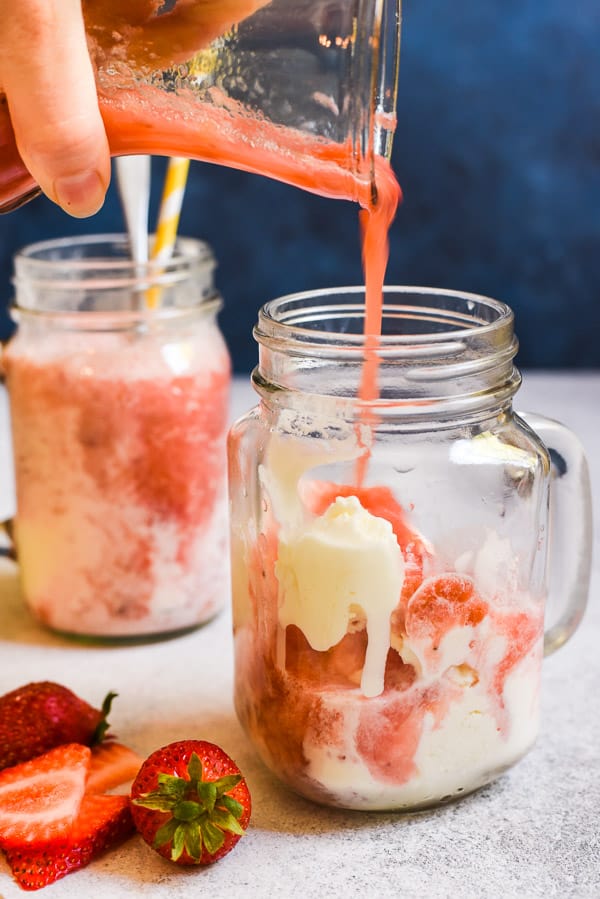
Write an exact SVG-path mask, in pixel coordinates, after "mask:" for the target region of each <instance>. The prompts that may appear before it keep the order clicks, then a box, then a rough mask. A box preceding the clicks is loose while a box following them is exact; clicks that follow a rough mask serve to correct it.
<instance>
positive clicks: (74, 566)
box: [2, 235, 230, 638]
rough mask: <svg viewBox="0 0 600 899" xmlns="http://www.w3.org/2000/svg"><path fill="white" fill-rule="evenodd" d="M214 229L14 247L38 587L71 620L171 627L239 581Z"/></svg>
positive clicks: (203, 615) (19, 378)
mask: <svg viewBox="0 0 600 899" xmlns="http://www.w3.org/2000/svg"><path fill="white" fill-rule="evenodd" d="M214 264H215V263H214V258H213V255H212V252H211V251H210V249H209V248H208V246H207V245H206V244H203V243H201V242H200V241H196V240H190V239H180V240H179V241H178V243H177V245H176V249H175V252H174V255H173V257H172V259H171V260H170V261H169V262H166V263H156V262H150V263H147V264H146V265H142V266H139V265H138V264H134V263H133V262H132V261H131V258H130V256H129V246H128V242H127V238H126V237H124V236H120V235H106V236H92V237H78V238H67V239H63V240H53V241H48V242H44V243H40V244H34V245H32V246H29V247H27V248H25V249H24V250H23V251H22V252H20V253H19V254H18V255H17V257H16V259H15V285H16V306H15V309H14V316H15V319H16V320H17V322H18V329H17V333H16V336H15V337H14V338H13V339H12V340H11V342H10V343H9V344H8V347H7V348H6V349H5V351H4V355H3V359H2V363H3V369H4V372H5V377H6V384H7V388H8V393H9V399H10V411H11V420H12V436H13V447H14V463H15V481H16V494H17V496H16V507H17V508H16V517H15V522H14V540H15V545H16V553H17V558H18V563H19V568H20V578H21V583H22V590H23V595H24V599H25V601H26V603H27V604H28V605H29V607H30V609H31V611H32V612H33V614H34V616H35V617H36V618H37V619H38V620H39V621H41V622H42V623H43V624H45V625H46V626H48V627H49V628H52V629H54V630H57V631H61V632H65V633H69V634H75V635H81V636H89V637H102V638H115V637H118V638H132V637H135V638H138V637H152V636H154V637H156V636H162V635H165V634H169V633H173V632H178V631H181V630H183V629H187V628H190V627H195V626H197V625H198V624H201V623H203V622H204V621H206V620H208V619H209V618H211V617H213V616H214V615H215V613H216V612H217V611H219V609H221V608H222V607H223V605H224V603H225V602H226V600H227V598H228V584H229V581H228V576H227V571H226V566H225V565H224V564H223V555H224V554H225V555H226V553H227V548H226V547H227V497H226V493H227V487H226V446H225V443H226V428H227V414H228V412H227V409H228V395H229V384H230V362H229V356H228V352H227V349H226V346H225V342H224V340H223V337H222V335H221V332H220V330H219V327H218V325H217V321H216V313H217V311H218V309H219V308H220V305H221V300H220V297H219V294H218V293H217V291H216V290H215V287H214V284H213V270H214Z"/></svg>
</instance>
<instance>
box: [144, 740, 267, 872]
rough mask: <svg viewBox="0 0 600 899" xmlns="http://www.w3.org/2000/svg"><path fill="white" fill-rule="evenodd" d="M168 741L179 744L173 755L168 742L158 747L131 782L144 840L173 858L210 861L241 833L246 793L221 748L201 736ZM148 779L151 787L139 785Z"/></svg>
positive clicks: (245, 820) (247, 809)
mask: <svg viewBox="0 0 600 899" xmlns="http://www.w3.org/2000/svg"><path fill="white" fill-rule="evenodd" d="M171 745H172V746H175V747H177V749H176V750H173V753H172V755H173V758H170V755H171V753H170V751H169V750H170V747H165V748H164V749H163V750H157V753H154V754H153V755H152V756H150V758H149V759H147V761H146V762H145V763H144V765H143V766H142V769H141V771H140V774H139V775H138V778H136V781H135V782H134V785H133V788H132V808H133V814H134V820H135V821H136V826H137V827H138V830H140V832H141V833H142V836H143V837H144V839H145V840H146V841H147V842H148V843H149V844H150V845H151V846H152V847H153V848H154V849H156V850H157V851H158V852H160V854H161V855H164V856H165V857H166V858H169V859H171V861H175V862H178V863H179V864H208V863H210V862H212V861H215V860H216V859H217V858H220V857H222V856H223V855H224V854H225V853H226V852H229V850H230V849H232V848H233V846H234V845H235V843H236V842H237V841H238V840H239V838H240V837H241V836H243V834H244V831H245V829H246V827H247V825H248V821H249V817H250V794H249V792H248V789H247V786H246V783H245V781H244V779H243V777H242V775H241V774H240V772H239V769H238V768H237V766H236V765H235V763H234V762H233V761H232V760H231V759H230V758H229V756H227V755H226V754H225V753H224V752H223V750H221V749H219V747H216V746H214V744H212V743H206V742H203V741H183V742H182V743H179V744H171ZM155 756H158V758H155ZM167 768H168V769H170V770H165V769H167ZM223 769H225V773H222V772H223ZM227 769H228V770H227ZM172 770H175V771H176V773H175V774H173V773H171V771H172ZM215 775H220V776H216V777H215ZM211 778H215V779H211ZM146 782H148V783H149V784H150V785H151V786H152V789H149V790H144V789H143V787H141V786H140V784H144V783H146ZM232 793H233V794H234V795H232ZM142 810H143V811H142ZM165 816H167V817H166V820H165Z"/></svg>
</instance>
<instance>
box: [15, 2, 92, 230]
mask: <svg viewBox="0 0 600 899" xmlns="http://www.w3.org/2000/svg"><path fill="white" fill-rule="evenodd" d="M0 84H2V86H3V89H4V91H5V93H6V97H7V100H8V105H9V109H10V115H11V121H12V125H13V129H14V132H15V137H16V141H17V146H18V149H19V153H20V154H21V156H22V158H23V162H24V163H25V165H26V166H27V168H28V169H29V171H30V172H31V174H32V176H33V177H34V178H35V180H36V181H37V182H38V184H39V185H40V187H41V188H42V190H43V191H44V193H45V194H46V195H47V196H48V197H50V199H51V200H54V202H55V203H58V205H59V206H61V207H62V208H63V209H64V210H65V211H66V212H68V213H70V214H71V215H74V216H77V217H84V216H88V215H92V214H93V213H94V212H97V211H98V209H99V208H100V207H101V206H102V203H103V202H104V195H105V193H106V189H107V187H108V184H109V181H110V154H109V148H108V141H107V138H106V133H105V131H104V124H103V122H102V117H101V115H100V110H99V108H98V98H97V94H96V85H95V81H94V72H93V68H92V64H91V61H90V57H89V54H88V49H87V43H86V36H85V29H84V24H83V16H82V12H81V2H80V0H19V2H18V3H6V2H0Z"/></svg>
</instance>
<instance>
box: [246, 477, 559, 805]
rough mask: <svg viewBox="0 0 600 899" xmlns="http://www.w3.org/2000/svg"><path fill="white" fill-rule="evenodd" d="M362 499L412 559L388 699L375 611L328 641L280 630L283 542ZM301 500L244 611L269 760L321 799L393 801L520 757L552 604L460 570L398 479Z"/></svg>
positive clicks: (256, 729)
mask: <svg viewBox="0 0 600 899" xmlns="http://www.w3.org/2000/svg"><path fill="white" fill-rule="evenodd" d="M265 483H268V481H266V482H265ZM234 489H235V485H234ZM353 496H354V497H358V499H359V500H360V502H361V503H362V506H363V508H368V509H369V511H370V512H371V514H373V515H376V516H379V517H381V518H384V519H386V520H387V521H389V522H390V524H391V525H392V527H393V533H394V536H395V538H396V541H397V544H398V549H399V551H400V552H401V553H402V554H403V555H404V556H405V558H406V560H407V563H408V564H407V565H406V567H405V579H404V583H403V586H402V590H401V591H400V593H399V595H398V597H397V604H396V607H395V609H394V611H393V613H392V615H391V616H390V626H389V633H388V640H387V647H385V648H384V650H383V651H384V653H385V654H384V668H385V674H384V679H383V685H382V689H381V690H380V692H379V693H378V694H377V695H372V691H369V692H368V693H367V694H365V691H364V669H365V665H366V658H367V649H368V637H367V629H368V623H369V615H370V610H369V608H368V606H367V607H357V609H356V612H355V614H354V615H352V614H351V615H349V617H348V625H347V631H346V634H345V635H344V636H343V637H342V638H341V639H340V640H339V641H338V642H336V643H335V644H333V645H331V646H330V647H329V648H328V649H324V650H318V649H315V648H314V647H313V646H312V645H311V643H310V642H309V640H308V639H307V637H306V635H305V633H308V634H310V633H311V632H312V624H311V623H310V622H309V621H308V620H307V621H306V622H303V620H302V619H298V620H297V621H296V622H295V623H294V624H286V625H285V627H282V625H281V614H282V609H285V608H287V607H288V603H287V601H284V603H283V605H282V590H285V589H286V588H285V586H284V585H285V584H288V583H289V577H287V576H286V578H283V572H282V570H281V564H282V562H281V559H282V558H285V557H286V555H285V554H283V555H282V550H281V549H278V544H279V545H281V543H282V542H283V544H284V545H286V546H288V545H289V544H290V541H292V540H296V539H299V540H301V541H306V540H307V539H308V538H307V536H306V535H307V534H309V533H312V531H311V528H312V527H313V525H312V524H311V522H314V521H315V520H317V519H319V517H320V516H323V515H324V514H327V510H328V508H330V507H331V504H332V503H334V504H335V503H336V502H337V503H339V502H340V500H339V497H341V498H342V499H343V501H344V498H345V501H347V500H348V497H353ZM272 499H273V497H272ZM299 501H300V502H301V504H302V507H303V508H304V510H305V512H304V514H305V517H304V524H302V525H300V526H298V527H297V528H296V532H297V533H299V535H300V536H299V537H297V538H296V537H293V538H292V537H291V536H290V535H289V534H287V533H286V530H285V527H283V526H282V527H281V528H278V527H277V525H275V524H273V528H272V530H271V532H270V536H269V537H268V538H267V537H266V536H265V534H264V533H263V535H262V538H261V539H262V541H263V542H262V544H261V546H260V547H259V546H258V545H257V547H256V556H255V558H254V560H253V561H252V560H250V562H249V564H247V566H246V572H247V587H246V590H247V596H248V604H249V605H248V608H247V609H246V610H245V614H243V615H240V614H239V611H240V610H239V607H238V609H237V610H236V613H235V614H234V618H235V621H236V623H237V625H238V626H236V634H235V639H236V691H235V692H236V705H237V710H238V714H239V716H240V720H241V722H242V724H243V726H244V727H245V729H246V731H247V732H248V734H249V735H250V737H251V739H252V741H253V743H254V744H255V745H256V746H257V747H258V749H259V751H260V753H261V755H262V757H263V759H264V761H265V762H266V763H267V765H269V767H271V768H272V770H273V771H275V773H277V774H278V776H280V777H281V778H282V779H283V780H285V781H286V782H287V783H288V784H289V785H290V786H291V787H292V788H294V789H297V790H298V791H299V792H301V793H302V794H303V795H306V796H308V797H309V798H312V799H315V800H317V801H319V802H323V803H326V804H333V805H342V806H346V807H350V808H359V809H360V808H362V809H378V808H380V809H383V808H408V807H415V806H416V807H419V806H426V805H429V804H432V803H435V802H439V801H440V800H443V799H447V798H450V797H452V796H454V795H458V794H460V793H462V792H468V791H470V790H473V789H476V788H477V787H479V786H481V785H482V784H484V783H486V782H488V781H489V780H491V779H492V778H493V777H494V776H496V775H497V774H498V773H499V772H500V771H502V770H504V769H505V768H506V767H508V766H509V765H510V764H512V763H513V762H514V761H516V760H517V759H518V758H520V756H521V755H523V754H524V753H525V752H526V751H527V749H529V747H530V745H531V743H532V742H533V740H534V739H535V734H536V729H537V714H538V692H539V668H540V660H541V645H542V625H543V621H542V617H543V616H542V610H541V604H540V603H538V602H534V600H533V599H532V598H531V597H530V596H528V595H527V594H523V593H518V592H515V593H514V594H508V595H497V593H494V594H493V595H489V594H487V593H486V591H485V579H483V580H481V581H480V580H479V578H478V575H477V573H476V571H475V568H473V570H469V569H465V566H464V565H463V566H462V567H461V570H460V572H458V571H453V570H451V569H449V568H448V564H447V561H444V562H442V556H441V555H440V554H438V553H437V552H436V548H435V547H432V546H431V545H430V544H429V543H428V541H427V539H426V537H425V536H423V535H420V534H419V533H418V532H417V531H416V530H415V529H414V528H413V527H412V526H411V523H410V519H409V516H408V514H407V513H406V511H405V510H404V509H402V507H401V506H400V505H399V504H398V503H397V501H396V500H395V498H394V496H393V494H392V493H391V491H390V490H389V489H388V488H387V487H370V488H353V487H351V486H348V485H339V486H338V487H337V490H336V485H335V484H333V483H325V482H315V481H312V482H309V483H306V482H303V483H302V487H301V490H300V497H299ZM273 502H274V505H273V510H274V512H275V514H277V512H278V511H279V513H280V518H281V519H282V520H285V521H287V520H288V518H289V517H291V516H281V510H278V508H277V500H276V499H274V500H273ZM296 520H297V518H296ZM302 535H304V536H302ZM265 541H266V542H265ZM315 558H316V557H315ZM236 564H237V563H236V558H235V551H234V569H235V566H236ZM315 564H318V563H315ZM300 575H301V572H299V571H298V572H297V576H300ZM238 589H241V588H240V587H238ZM327 589H328V588H327V584H325V586H324V591H325V592H324V594H323V599H322V602H323V617H322V619H321V620H322V626H323V627H324V628H325V627H326V618H325V617H324V616H325V611H324V610H325V607H326V605H327V601H328V597H327V595H326V594H327ZM357 602H359V599H358V598H357ZM238 603H239V597H238ZM363 606H364V602H363ZM276 610H279V612H278V613H277V611H276Z"/></svg>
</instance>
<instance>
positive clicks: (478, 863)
mask: <svg viewBox="0 0 600 899" xmlns="http://www.w3.org/2000/svg"><path fill="white" fill-rule="evenodd" d="M252 397H253V394H252V393H251V391H250V390H249V389H248V388H247V386H246V385H245V384H243V385H238V386H237V387H236V393H235V398H234V399H235V403H234V413H235V414H237V413H238V412H240V411H241V410H243V409H244V408H247V407H248V406H249V405H251V404H252V402H253V399H252ZM515 406H516V408H518V409H528V410H530V411H535V412H539V413H543V414H546V415H550V416H552V417H554V418H558V419H560V420H562V421H563V422H564V423H565V424H568V425H569V426H570V427H572V428H573V429H574V430H575V431H576V432H577V433H578V435H579V436H580V438H581V440H582V442H583V444H584V446H585V448H586V450H587V453H588V456H589V459H590V463H591V469H592V487H593V491H594V496H595V510H596V511H595V521H596V535H598V534H600V527H599V526H598V515H599V513H600V373H597V374H578V375H573V374H564V375H563V374H552V375H544V374H530V375H527V376H526V378H525V386H524V387H523V388H522V390H521V392H520V394H519V396H518V397H517V402H516V403H515ZM0 443H1V440H0ZM0 450H1V446H0ZM0 455H1V453H0ZM595 547H596V552H595V563H594V575H593V581H592V589H591V596H590V607H589V611H588V613H587V614H586V617H585V618H584V621H583V624H582V626H581V628H580V630H579V632H578V633H577V634H576V635H575V636H574V637H573V639H572V640H571V641H570V642H569V643H568V644H567V646H565V647H564V648H563V649H561V650H560V651H559V652H558V653H557V654H556V655H555V656H553V657H551V658H549V659H547V660H546V661H545V663H544V676H543V724H542V732H541V735H540V738H539V740H538V743H537V745H536V747H535V748H534V749H533V751H532V752H531V753H530V754H529V756H528V757H527V758H526V759H524V760H523V761H522V762H521V763H520V764H519V765H517V766H516V767H515V768H514V769H513V770H512V771H511V772H510V773H508V774H507V775H505V776H504V777H503V778H501V779H500V780H499V781H498V782H497V783H495V784H493V785H491V786H489V787H487V788H485V789H483V790H481V791H480V792H478V793H476V794H474V795H473V796H470V797H467V798H465V799H464V800H462V801H461V802H460V803H456V804H454V805H451V806H447V807H446V808H443V809H440V810H437V811H433V812H426V813H421V814H418V815H395V814H372V813H369V814H364V813H360V812H343V811H333V810H327V809H322V808H319V807H318V806H315V805H312V804H310V803H308V802H305V801H304V800H302V799H300V798H298V797H295V796H293V795H292V794H291V793H289V792H288V791H287V790H285V789H284V788H283V787H280V786H279V785H278V784H277V783H276V782H275V781H274V780H273V778H272V777H271V776H270V775H269V774H268V773H267V772H266V771H265V770H264V768H263V767H262V766H261V764H260V763H259V762H258V761H257V760H256V758H255V757H254V755H253V753H252V750H251V749H250V747H249V746H248V745H247V743H246V741H245V739H244V736H243V734H242V732H241V730H240V728H239V726H238V724H237V721H236V719H235V716H234V713H233V709H232V703H231V643H230V633H229V628H230V620H229V617H228V615H222V616H221V617H220V618H218V619H217V620H216V621H214V622H212V623H211V624H210V625H208V626H207V627H205V628H203V629H202V630H200V631H198V632H196V633H194V634H191V635H188V636H185V637H181V638H179V639H176V640H171V641H166V642H163V643H156V644H151V645H145V646H135V647H127V648H118V647H113V648H96V647H94V648H83V647H81V646H76V645H73V644H70V643H67V642H65V641H63V640H61V639H59V638H57V637H54V636H52V635H50V634H47V633H45V632H44V631H42V630H40V629H39V628H38V627H37V626H36V625H35V624H34V622H33V621H32V620H31V618H30V617H29V615H28V613H27V612H26V611H25V610H24V608H23V606H22V604H21V601H20V598H19V595H18V589H17V584H16V578H15V571H14V570H13V569H12V568H11V567H10V565H9V564H8V563H4V565H3V567H2V568H0V603H1V607H0V693H4V692H6V691H7V690H9V689H12V688H13V687H16V686H18V685H19V684H21V683H24V682H25V681H27V680H35V679H51V680H57V681H61V682H63V683H65V684H67V685H69V686H70V687H72V688H73V689H75V690H76V691H77V692H79V693H80V694H81V695H83V696H84V697H85V698H87V699H88V700H90V701H92V702H95V703H98V702H100V701H101V699H102V697H103V696H104V694H105V692H106V691H107V690H108V689H109V688H112V689H115V690H117V691H118V692H119V694H120V695H119V698H118V699H117V700H116V704H115V709H114V714H113V715H112V721H113V726H114V729H115V731H116V732H117V733H118V734H119V736H120V737H121V739H122V740H123V741H124V742H126V743H128V744H130V745H131V746H133V747H134V748H136V749H137V750H138V751H139V752H141V753H147V752H150V751H151V750H152V749H154V748H156V747H157V746H158V745H163V744H165V743H168V742H170V741H171V740H176V739H183V738H186V737H193V738H202V739H209V740H213V741H215V742H218V743H220V744H221V745H223V746H224V748H226V749H227V751H229V752H230V754H231V755H232V756H233V757H234V758H236V760H237V761H238V763H239V764H240V766H241V767H242V769H243V770H244V772H245V773H246V775H247V779H248V782H249V785H250V788H251V791H252V796H253V801H254V814H253V820H252V826H251V829H250V831H249V832H248V835H247V836H246V837H245V838H244V839H243V840H242V841H241V843H240V845H239V846H238V847H237V849H236V850H235V851H234V852H233V853H231V855H229V856H228V857H227V858H226V859H224V860H223V861H222V862H220V863H219V864H218V865H216V866H214V867H213V868H210V869H205V870H192V871H183V870H180V869H176V868H175V867H174V866H172V865H170V863H168V862H165V861H163V860H162V859H160V858H159V857H158V856H156V855H155V854H154V853H153V852H151V851H150V850H149V849H148V848H147V847H146V846H145V844H143V843H142V842H141V840H140V839H138V838H133V839H132V840H130V841H129V842H128V843H127V844H126V845H125V846H123V847H122V848H121V849H120V850H118V851H116V852H114V853H111V854H110V855H108V856H105V857H104V858H102V859H100V860H98V861H96V862H95V863H94V864H92V865H91V866H90V867H89V868H87V869H85V870H83V871H80V872H78V873H77V874H73V875H71V876H69V877H67V878H66V879H64V880H61V881H59V882H58V883H56V884H55V885H53V886H51V887H48V888H47V889H46V890H45V891H44V892H43V893H42V894H40V895H43V896H48V897H49V899H50V897H52V899H82V897H86V899H87V897H90V899H91V897H93V899H120V897H129V896H140V897H141V896H151V897H153V899H162V897H169V899H188V897H189V899H192V897H196V896H200V895H207V896H209V895H210V896H211V897H215V899H226V897H231V899H238V897H240V899H241V897H244V899H246V897H252V899H262V897H265V899H271V897H282V899H295V897H298V899H300V897H301V899H329V897H332V899H337V897H344V899H345V897H348V899H354V897H361V899H362V897H368V899H370V897H374V899H385V897H402V899H417V897H418V899H423V897H426V899H513V897H514V899H517V897H518V899H538V897H539V899H542V897H543V899H550V897H557V899H598V897H600V652H599V651H598V644H599V642H600V602H599V598H598V594H599V592H600V565H599V563H598V558H599V553H598V536H596V540H595ZM23 895H24V894H23V893H22V892H21V891H20V890H19V889H18V888H17V887H16V886H15V885H14V883H13V882H12V880H11V878H10V875H9V873H8V869H7V867H6V865H5V863H4V862H3V861H0V899H14V897H17V896H20V897H22V896H23Z"/></svg>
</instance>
